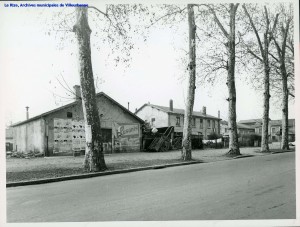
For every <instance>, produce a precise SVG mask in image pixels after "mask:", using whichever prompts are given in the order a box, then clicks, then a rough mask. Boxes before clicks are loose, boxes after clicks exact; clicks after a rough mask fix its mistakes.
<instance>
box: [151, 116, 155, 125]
mask: <svg viewBox="0 0 300 227" xmlns="http://www.w3.org/2000/svg"><path fill="white" fill-rule="evenodd" d="M154 122H155V118H154V117H153V118H151V125H152V126H154Z"/></svg>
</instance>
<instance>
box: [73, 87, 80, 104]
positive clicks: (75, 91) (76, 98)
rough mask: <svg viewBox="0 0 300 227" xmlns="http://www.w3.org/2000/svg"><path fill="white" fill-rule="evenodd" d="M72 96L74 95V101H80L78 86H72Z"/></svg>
mask: <svg viewBox="0 0 300 227" xmlns="http://www.w3.org/2000/svg"><path fill="white" fill-rule="evenodd" d="M73 88H74V95H75V100H76V101H77V100H81V91H80V86H79V85H74V87H73Z"/></svg>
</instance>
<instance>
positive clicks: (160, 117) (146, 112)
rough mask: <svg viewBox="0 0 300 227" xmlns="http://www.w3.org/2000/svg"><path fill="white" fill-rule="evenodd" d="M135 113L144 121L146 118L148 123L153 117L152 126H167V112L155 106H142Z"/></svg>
mask: <svg viewBox="0 0 300 227" xmlns="http://www.w3.org/2000/svg"><path fill="white" fill-rule="evenodd" d="M136 115H137V116H138V117H139V118H141V119H142V120H144V121H146V120H147V121H148V122H149V123H151V119H152V118H154V119H155V121H153V125H152V126H153V127H156V128H160V127H168V114H167V113H166V112H164V111H161V110H158V109H157V108H155V107H152V106H144V107H143V108H142V109H141V110H140V111H139V112H138V113H137V114H136Z"/></svg>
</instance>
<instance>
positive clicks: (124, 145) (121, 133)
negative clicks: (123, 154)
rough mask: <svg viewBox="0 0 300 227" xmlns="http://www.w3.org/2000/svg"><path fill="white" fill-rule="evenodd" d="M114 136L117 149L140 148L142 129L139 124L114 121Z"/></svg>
mask: <svg viewBox="0 0 300 227" xmlns="http://www.w3.org/2000/svg"><path fill="white" fill-rule="evenodd" d="M113 136H114V147H115V150H116V151H125V150H136V149H139V146H140V130H139V125H138V124H118V123H116V122H113Z"/></svg>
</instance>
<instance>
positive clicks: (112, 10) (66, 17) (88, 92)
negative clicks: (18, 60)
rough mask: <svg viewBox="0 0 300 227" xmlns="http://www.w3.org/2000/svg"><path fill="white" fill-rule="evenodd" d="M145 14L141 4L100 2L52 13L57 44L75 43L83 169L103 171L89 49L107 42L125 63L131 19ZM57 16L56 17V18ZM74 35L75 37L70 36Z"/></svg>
mask: <svg viewBox="0 0 300 227" xmlns="http://www.w3.org/2000/svg"><path fill="white" fill-rule="evenodd" d="M143 13H146V14H147V13H148V11H147V7H143V6H142V5H136V4H132V5H125V4H118V5H113V4H111V5H101V6H100V7H96V6H89V7H77V8H76V9H75V10H71V11H70V12H68V13H66V12H65V11H60V12H58V13H56V15H55V17H56V19H55V20H52V22H53V21H54V23H53V25H52V28H53V31H54V32H56V34H59V37H60V40H61V42H60V43H61V44H62V45H64V41H65V40H68V41H70V42H74V40H75V42H76V44H77V58H78V72H79V76H80V88H81V100H82V108H83V116H84V122H85V134H86V148H85V159H84V168H85V170H86V171H90V172H95V171H104V170H106V169H107V166H106V163H105V159H104V155H103V146H102V145H103V144H102V135H101V122H100V121H101V119H100V116H99V111H101V108H103V107H101V106H98V105H97V103H96V89H95V81H94V72H93V66H92V62H93V61H92V55H91V52H92V50H93V49H94V50H95V49H101V45H104V43H108V44H109V45H110V46H111V47H112V48H111V50H112V53H114V54H115V56H114V60H115V62H116V63H119V62H121V63H122V64H125V65H129V63H130V60H131V56H130V52H131V50H132V49H134V43H133V42H132V36H133V35H136V34H138V33H139V29H138V28H137V27H134V26H133V25H132V24H133V23H132V20H137V19H139V18H143ZM57 18H59V19H57ZM91 19H92V21H93V25H94V26H95V27H94V36H93V40H96V41H94V42H91V34H92V29H91V27H90V25H89V23H90V22H91ZM74 34H75V36H74ZM139 34H141V33H139Z"/></svg>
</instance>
